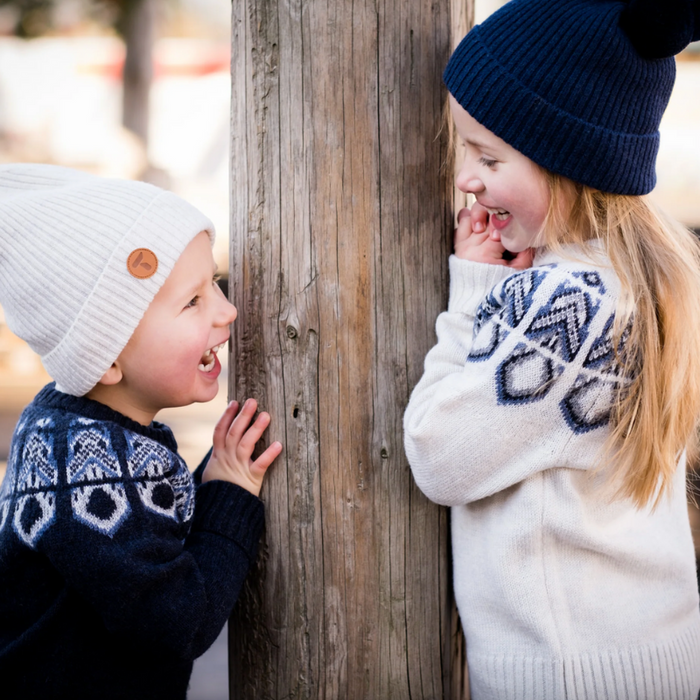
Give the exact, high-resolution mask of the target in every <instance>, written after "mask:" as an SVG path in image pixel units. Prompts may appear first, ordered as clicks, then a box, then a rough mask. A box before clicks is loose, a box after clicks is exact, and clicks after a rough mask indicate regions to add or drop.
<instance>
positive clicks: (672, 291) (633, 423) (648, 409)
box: [543, 173, 700, 508]
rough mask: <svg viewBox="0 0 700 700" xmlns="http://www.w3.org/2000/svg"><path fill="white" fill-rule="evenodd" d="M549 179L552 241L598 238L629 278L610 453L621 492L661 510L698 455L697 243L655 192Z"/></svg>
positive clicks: (624, 279)
mask: <svg viewBox="0 0 700 700" xmlns="http://www.w3.org/2000/svg"><path fill="white" fill-rule="evenodd" d="M546 178H547V181H548V183H549V187H550V192H551V195H552V196H551V200H550V201H551V204H550V209H549V214H548V216H547V219H546V221H545V224H544V228H543V239H544V240H543V243H544V245H545V246H547V247H549V248H554V249H556V248H558V247H560V246H561V245H562V244H567V243H578V244H584V243H585V242H586V241H590V240H592V239H599V240H600V241H601V242H602V243H603V246H604V249H605V251H606V252H607V254H608V256H609V258H610V260H611V262H612V266H613V268H614V271H615V273H616V274H617V276H618V277H619V279H620V282H621V284H622V291H621V295H620V298H619V301H618V305H617V312H616V318H615V331H614V338H615V341H614V347H615V348H616V349H617V352H616V355H617V361H618V362H620V363H621V365H622V369H623V371H624V373H625V374H626V375H627V376H628V377H630V378H631V381H630V383H628V384H626V385H621V386H620V390H619V391H618V394H617V400H616V403H615V405H614V408H613V413H612V419H611V435H610V437H609V439H608V442H607V443H606V450H605V454H606V456H609V457H610V458H612V459H613V460H614V465H615V468H614V471H613V478H612V484H613V491H614V495H615V496H616V497H623V498H625V497H628V498H630V499H631V500H632V501H633V503H634V504H635V505H636V506H637V507H639V508H641V507H644V506H647V505H649V504H651V505H652V506H656V505H657V504H658V503H659V501H660V500H661V498H662V497H663V496H664V494H667V493H669V492H670V489H671V484H672V480H673V475H674V472H675V470H676V467H677V464H678V460H679V458H680V456H681V454H682V452H683V450H684V449H687V450H688V456H689V461H692V458H693V457H694V456H695V455H696V454H697V451H698V437H697V429H698V419H699V417H700V247H699V246H698V241H697V240H696V238H695V236H694V235H693V234H692V233H691V232H690V231H689V230H688V229H686V228H685V227H684V226H682V225H681V224H679V223H678V222H676V221H673V220H672V219H670V218H668V217H666V216H665V215H664V214H662V213H661V212H660V211H658V210H657V209H656V208H655V207H654V206H653V205H652V204H651V202H649V200H648V199H647V198H646V197H643V196H642V197H639V196H627V195H616V194H609V193H606V192H600V191H598V190H595V189H592V188H590V187H587V186H585V185H579V184H576V183H573V182H571V181H570V180H566V179H565V178H562V177H560V176H558V175H554V174H552V173H546ZM562 202H567V203H568V204H567V206H566V207H562V206H561V203H562ZM571 202H573V204H571ZM630 321H631V324H630ZM627 333H629V336H628V337H627ZM623 334H624V335H625V342H624V347H623V345H622V343H621V341H622V339H623ZM620 348H622V349H620Z"/></svg>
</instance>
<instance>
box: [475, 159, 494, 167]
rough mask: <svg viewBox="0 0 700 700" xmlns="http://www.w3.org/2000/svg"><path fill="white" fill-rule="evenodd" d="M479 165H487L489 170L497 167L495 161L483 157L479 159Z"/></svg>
mask: <svg viewBox="0 0 700 700" xmlns="http://www.w3.org/2000/svg"><path fill="white" fill-rule="evenodd" d="M479 163H481V165H485V166H486V167H487V168H493V166H494V165H496V161H495V160H492V159H491V158H487V157H486V156H481V158H479Z"/></svg>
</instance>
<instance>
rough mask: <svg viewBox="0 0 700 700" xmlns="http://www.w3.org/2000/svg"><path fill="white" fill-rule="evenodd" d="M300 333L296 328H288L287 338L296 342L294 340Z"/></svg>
mask: <svg viewBox="0 0 700 700" xmlns="http://www.w3.org/2000/svg"><path fill="white" fill-rule="evenodd" d="M297 335H299V333H298V332H297V329H296V328H294V326H287V338H291V339H292V340H294V338H296V337H297Z"/></svg>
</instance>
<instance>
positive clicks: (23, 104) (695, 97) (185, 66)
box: [0, 0, 700, 700]
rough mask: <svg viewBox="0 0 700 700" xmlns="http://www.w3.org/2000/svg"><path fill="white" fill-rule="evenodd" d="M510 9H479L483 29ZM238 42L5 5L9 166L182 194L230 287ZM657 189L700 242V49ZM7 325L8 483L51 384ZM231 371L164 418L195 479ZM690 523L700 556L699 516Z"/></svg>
mask: <svg viewBox="0 0 700 700" xmlns="http://www.w3.org/2000/svg"><path fill="white" fill-rule="evenodd" d="M502 4H503V2H502V0H476V8H475V15H476V21H477V22H480V21H483V19H485V18H486V17H487V16H488V15H489V14H490V13H491V12H493V11H494V10H495V9H497V8H498V7H500V6H501V5H502ZM229 42H230V4H229V3H228V2H226V1H225V0H0V162H18V161H24V162H43V163H55V164H59V165H66V166H70V167H75V168H80V169H84V170H86V171H89V172H92V173H96V174H99V175H107V176H113V177H125V178H135V179H143V180H146V181H149V182H152V183H154V184H157V185H159V186H162V187H167V188H169V189H172V190H173V191H175V192H176V193H178V194H179V195H181V196H183V197H184V198H185V199H187V200H189V201H190V202H192V203H193V204H194V205H195V206H197V207H198V208H200V209H201V210H202V211H203V212H205V213H206V214H207V215H208V216H209V217H210V218H211V219H212V220H213V221H214V223H215V225H216V228H217V231H218V234H219V236H218V240H217V244H216V248H215V257H216V259H217V262H218V264H219V268H220V271H221V272H222V273H224V279H223V282H222V283H223V285H224V286H225V285H226V277H225V275H226V273H227V269H228V197H229V192H228V142H229V133H228V132H229V103H230V89H231V88H230V78H229V72H230V71H229V61H230V45H229ZM658 179H659V184H658V186H657V188H656V190H655V192H654V197H655V198H656V199H657V201H658V202H659V203H660V204H661V206H663V207H664V208H665V209H667V210H668V211H669V212H670V213H671V214H673V215H674V216H675V217H676V218H678V219H680V220H681V221H682V222H684V223H685V224H686V225H688V226H689V227H691V228H694V229H696V230H697V231H699V232H700V46H698V45H692V46H691V47H690V48H689V49H688V50H686V51H685V52H684V53H683V54H682V55H681V56H680V57H679V59H678V78H677V81H676V86H675V89H674V93H673V96H672V99H671V104H670V105H669V108H668V110H667V112H666V115H665V117H664V120H663V123H662V125H661V151H660V154H659V158H658ZM37 284H41V280H37ZM3 321H4V318H3V315H2V309H1V308H0V477H1V476H2V474H3V473H4V468H5V463H6V460H7V454H8V451H9V442H10V437H11V435H12V431H13V429H14V426H15V423H16V421H17V418H18V415H19V412H20V411H21V409H22V408H23V407H24V406H25V405H26V404H27V403H29V401H31V399H32V397H33V396H34V394H35V393H36V392H37V391H38V390H39V389H40V388H41V387H42V386H43V385H44V384H45V383H46V382H48V381H49V377H48V376H47V375H46V373H45V372H44V370H43V368H42V366H41V363H40V362H39V360H38V358H37V357H36V356H35V355H34V353H33V352H32V351H31V350H30V349H29V348H28V347H27V346H26V345H25V344H24V343H23V342H22V341H20V340H19V339H18V338H17V337H15V336H14V335H13V334H12V333H11V332H10V331H9V329H8V328H7V326H6V325H5V324H4V322H3ZM696 351H697V350H696ZM221 359H222V362H223V363H225V354H222V357H221ZM225 370H226V367H225V366H224V372H223V373H222V375H221V378H220V383H221V384H220V391H219V395H218V397H217V399H215V400H214V401H212V402H211V403H209V404H197V405H194V406H189V407H185V408H179V409H172V410H169V411H163V412H162V413H161V414H159V416H158V419H159V420H161V421H163V422H166V423H168V424H169V425H170V426H171V427H172V428H173V430H174V432H175V435H176V437H177V440H178V443H179V445H180V448H181V453H182V456H183V457H184V459H185V460H186V461H187V463H188V465H189V466H190V467H191V468H192V469H194V468H195V467H196V466H197V464H198V463H199V461H200V460H201V459H202V457H203V456H204V455H205V453H206V452H207V450H208V448H209V445H210V441H211V431H212V428H213V425H214V423H215V421H216V419H217V418H218V416H219V415H220V414H221V412H222V411H223V409H224V407H225V404H226V382H227V372H226V371H225ZM699 488H700V484H699ZM691 518H692V523H693V527H694V529H695V534H696V542H697V546H698V549H699V550H700V511H698V510H697V509H695V508H694V507H693V506H691ZM225 632H226V631H225V630H224V633H223V634H222V636H221V637H220V638H219V640H218V641H217V643H216V644H215V645H214V647H212V649H211V650H210V651H209V652H207V654H205V656H204V657H202V659H201V660H199V661H198V662H197V663H196V664H195V672H194V674H193V680H192V686H191V690H190V694H189V698H190V700H222V699H223V698H227V697H228V685H227V684H228V681H227V670H226V669H227V656H226V644H225Z"/></svg>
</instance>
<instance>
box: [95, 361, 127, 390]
mask: <svg viewBox="0 0 700 700" xmlns="http://www.w3.org/2000/svg"><path fill="white" fill-rule="evenodd" d="M122 376H123V374H122V371H121V368H120V367H119V365H118V363H116V362H113V363H112V366H111V367H110V368H109V369H108V370H107V371H106V372H105V373H104V374H103V375H102V379H100V381H99V382H97V383H98V384H102V385H103V386H114V385H115V384H119V382H120V381H121V380H122Z"/></svg>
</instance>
